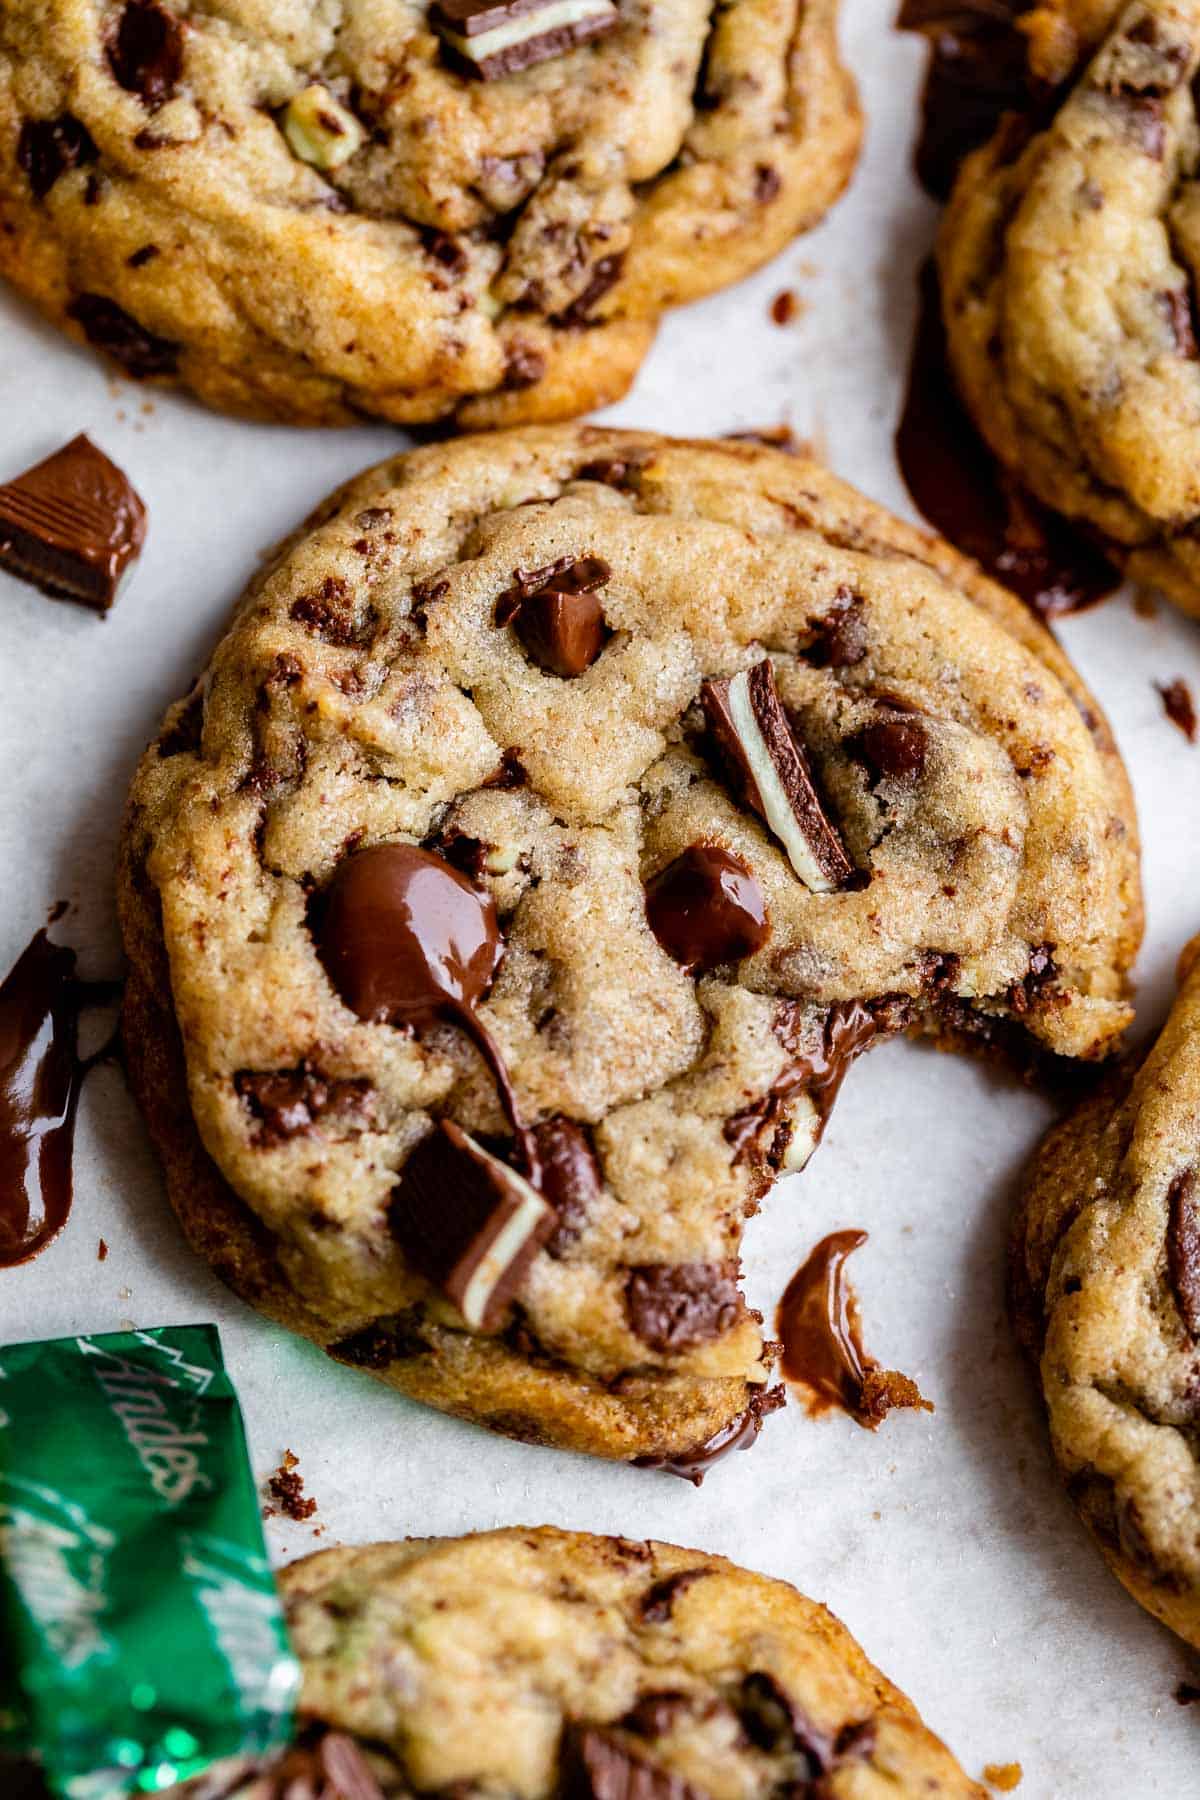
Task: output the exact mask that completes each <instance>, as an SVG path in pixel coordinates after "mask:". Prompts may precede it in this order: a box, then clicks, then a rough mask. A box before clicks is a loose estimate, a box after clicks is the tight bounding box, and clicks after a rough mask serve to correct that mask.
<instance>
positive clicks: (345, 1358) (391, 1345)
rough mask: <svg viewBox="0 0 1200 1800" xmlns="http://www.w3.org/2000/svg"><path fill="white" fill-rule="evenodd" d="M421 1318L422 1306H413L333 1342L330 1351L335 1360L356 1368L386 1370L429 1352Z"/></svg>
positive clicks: (377, 1320)
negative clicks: (421, 1327) (421, 1328)
mask: <svg viewBox="0 0 1200 1800" xmlns="http://www.w3.org/2000/svg"><path fill="white" fill-rule="evenodd" d="M422 1317H423V1315H422V1313H421V1310H420V1308H418V1307H411V1308H409V1310H408V1311H407V1312H402V1313H395V1314H393V1315H392V1316H391V1317H390V1318H386V1319H376V1320H374V1322H373V1323H372V1324H370V1325H365V1326H364V1327H363V1329H362V1330H361V1331H356V1332H355V1333H354V1335H353V1336H352V1337H348V1338H342V1339H341V1341H340V1342H339V1343H336V1344H330V1345H329V1346H328V1353H329V1355H330V1356H332V1357H333V1358H334V1360H335V1361H336V1362H342V1363H349V1364H350V1365H351V1366H352V1367H353V1368H356V1369H386V1368H387V1367H388V1364H389V1363H394V1362H410V1361H412V1360H413V1359H414V1358H415V1357H418V1356H425V1355H427V1354H428V1352H429V1348H430V1345H429V1341H428V1339H427V1338H425V1337H424V1336H423V1335H422V1333H421V1330H420V1325H421V1320H422Z"/></svg>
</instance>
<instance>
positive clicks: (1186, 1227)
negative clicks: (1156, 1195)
mask: <svg viewBox="0 0 1200 1800" xmlns="http://www.w3.org/2000/svg"><path fill="white" fill-rule="evenodd" d="M1167 1276H1168V1279H1169V1281H1170V1283H1171V1292H1172V1293H1173V1294H1174V1296H1175V1304H1176V1306H1177V1307H1178V1308H1179V1316H1180V1318H1181V1319H1182V1320H1183V1323H1184V1326H1185V1327H1186V1329H1187V1333H1188V1336H1189V1337H1190V1338H1191V1339H1192V1341H1193V1343H1197V1342H1200V1194H1197V1192H1196V1172H1195V1170H1194V1169H1185V1170H1184V1171H1183V1173H1182V1174H1181V1175H1177V1176H1176V1177H1175V1179H1174V1181H1173V1182H1172V1183H1171V1186H1170V1189H1169V1190H1168V1193H1167Z"/></svg>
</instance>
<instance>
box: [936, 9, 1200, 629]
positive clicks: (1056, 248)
mask: <svg viewBox="0 0 1200 1800" xmlns="http://www.w3.org/2000/svg"><path fill="white" fill-rule="evenodd" d="M1043 10H1044V19H1043V23H1044V22H1045V19H1049V20H1053V19H1054V18H1055V16H1056V10H1055V9H1053V8H1051V9H1048V10H1047V9H1043ZM1106 10H1109V11H1111V9H1105V8H1093V9H1088V8H1066V9H1065V10H1064V12H1063V14H1062V15H1061V16H1062V17H1063V18H1064V19H1066V20H1069V19H1070V18H1071V17H1072V15H1073V14H1074V13H1078V14H1079V15H1080V20H1081V21H1082V22H1081V23H1080V22H1079V21H1078V20H1077V23H1078V24H1079V33H1080V36H1079V39H1078V41H1081V42H1087V40H1088V37H1089V35H1090V32H1091V30H1093V29H1094V28H1095V26H1096V25H1097V24H1099V23H1100V22H1101V21H1103V20H1104V18H1105V12H1106ZM1093 15H1094V16H1093ZM1038 16H1039V17H1041V15H1038ZM1038 41H1039V40H1037V39H1035V48H1036V45H1037V42H1038ZM1045 54H1046V55H1047V57H1049V52H1046V53H1045ZM1050 60H1051V61H1052V58H1051V59H1050ZM1198 65H1200V7H1197V6H1196V5H1194V4H1185V3H1178V4H1168V3H1165V0H1164V3H1162V4H1159V3H1156V4H1154V5H1150V6H1148V5H1143V4H1135V5H1133V6H1129V7H1126V8H1124V9H1123V10H1122V11H1120V12H1119V13H1117V14H1116V16H1115V18H1113V20H1112V21H1111V30H1110V32H1109V35H1108V37H1107V38H1106V39H1105V41H1104V42H1103V43H1102V45H1101V46H1100V48H1099V49H1098V51H1097V52H1096V54H1095V56H1094V57H1093V58H1092V60H1091V62H1090V63H1089V64H1088V65H1087V66H1086V67H1085V68H1084V70H1083V71H1082V73H1081V74H1080V75H1079V77H1078V79H1077V81H1076V82H1075V84H1074V86H1073V87H1071V88H1070V89H1069V90H1067V91H1066V95H1065V98H1064V99H1063V100H1062V102H1061V105H1060V106H1059V108H1058V111H1057V112H1056V114H1055V116H1054V118H1053V120H1052V122H1051V123H1050V124H1049V126H1048V127H1047V129H1045V130H1044V131H1040V132H1038V133H1036V134H1035V135H1033V136H1032V138H1030V137H1029V136H1028V133H1027V130H1026V128H1025V126H1024V125H1021V124H1015V122H1014V121H1011V120H1010V121H1008V122H1007V123H1006V124H1002V125H1001V127H1000V129H999V131H998V132H997V134H996V136H995V137H994V138H993V139H992V141H991V143H990V144H988V145H987V146H986V147H985V148H984V149H983V150H981V151H978V152H977V153H976V154H975V155H974V156H972V157H970V158H969V159H968V160H967V162H966V163H965V164H964V166H963V169H962V172H961V174H960V176H959V179H958V182H957V185H956V187H955V190H954V193H953V195H952V198H951V202H950V205H949V208H948V210H947V212H946V216H945V219H944V221H943V224H942V229H941V235H940V241H939V249H938V267H939V275H940V280H941V291H942V307H943V313H944V317H945V321H946V330H947V336H948V340H949V348H950V359H951V363H952V366H953V370H954V374H955V378H956V380H957V382H958V386H959V389H960V391H961V393H962V395H963V398H964V400H965V401H966V404H967V406H968V408H969V410H970V412H971V414H972V416H973V418H974V420H975V423H976V425H977V426H978V428H979V430H980V431H981V433H982V434H983V436H984V437H985V438H986V440H987V442H988V444H989V445H990V447H991V449H992V450H993V451H994V453H995V454H996V455H997V456H998V457H999V459H1000V461H1001V462H1002V463H1003V464H1004V465H1005V467H1006V468H1007V469H1008V470H1010V471H1011V472H1012V474H1013V475H1015V476H1016V477H1018V479H1019V480H1020V481H1021V482H1022V483H1023V484H1024V485H1025V486H1026V487H1028V488H1029V489H1030V490H1031V491H1032V492H1033V493H1034V494H1035V495H1036V496H1037V497H1038V499H1040V500H1042V501H1044V502H1045V503H1046V504H1047V505H1049V506H1052V507H1054V508H1055V509H1057V510H1058V511H1059V512H1061V513H1064V514H1066V515H1067V516H1068V517H1069V518H1071V519H1074V520H1077V521H1080V522H1083V523H1084V524H1086V525H1087V526H1089V527H1090V528H1093V529H1094V530H1095V531H1096V532H1097V533H1098V534H1099V535H1100V537H1101V539H1102V541H1103V544H1104V547H1105V549H1106V550H1107V551H1108V552H1109V554H1110V555H1111V556H1112V557H1113V559H1114V560H1115V561H1116V562H1118V563H1119V564H1120V565H1121V566H1122V567H1123V568H1125V570H1126V571H1127V572H1128V573H1129V574H1130V575H1131V576H1132V577H1133V578H1134V579H1136V580H1139V581H1144V582H1147V583H1150V584H1153V585H1155V586H1159V587H1161V588H1163V589H1164V590H1165V591H1166V592H1167V593H1169V594H1170V595H1171V597H1172V598H1173V599H1174V600H1175V601H1176V602H1177V603H1178V604H1179V605H1180V606H1182V607H1184V608H1185V609H1186V610H1188V611H1190V612H1200V475H1198V474H1197V470H1198V469H1200V351H1198V350H1197V341H1196V330H1195V323H1194V317H1193V306H1194V300H1195V287H1196V278H1197V270H1198V269H1200V184H1198V183H1197V179H1196V177H1197V171H1198V167H1200V127H1198V125H1197V117H1196V101H1195V97H1194V92H1193V81H1194V77H1195V75H1196V71H1197V66H1198Z"/></svg>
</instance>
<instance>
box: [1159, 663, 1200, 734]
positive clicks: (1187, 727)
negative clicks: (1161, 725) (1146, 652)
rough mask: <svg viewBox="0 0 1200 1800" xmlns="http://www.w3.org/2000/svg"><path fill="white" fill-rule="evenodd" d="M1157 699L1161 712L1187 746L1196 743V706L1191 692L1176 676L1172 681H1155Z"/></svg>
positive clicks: (1181, 679)
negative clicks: (1175, 727) (1161, 708)
mask: <svg viewBox="0 0 1200 1800" xmlns="http://www.w3.org/2000/svg"><path fill="white" fill-rule="evenodd" d="M1154 685H1155V687H1156V688H1157V689H1158V697H1159V699H1160V700H1161V701H1162V705H1163V711H1164V712H1165V713H1166V715H1167V717H1168V719H1170V721H1171V723H1172V725H1177V726H1178V727H1179V730H1180V731H1182V733H1183V735H1184V737H1185V738H1186V739H1187V741H1188V743H1189V744H1194V743H1195V741H1196V704H1195V701H1194V700H1193V699H1192V690H1191V688H1190V687H1189V686H1188V684H1187V682H1186V681H1184V679H1183V677H1182V676H1180V675H1177V676H1176V677H1175V680H1174V681H1165V682H1164V681H1156V682H1155V684H1154Z"/></svg>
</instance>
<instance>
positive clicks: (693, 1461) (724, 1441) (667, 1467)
mask: <svg viewBox="0 0 1200 1800" xmlns="http://www.w3.org/2000/svg"><path fill="white" fill-rule="evenodd" d="M784 1402H785V1395H784V1392H783V1389H782V1388H781V1387H773V1388H760V1389H758V1390H757V1391H756V1392H755V1393H753V1394H751V1396H750V1404H749V1405H748V1406H747V1408H746V1410H745V1411H744V1412H740V1413H739V1414H738V1415H737V1417H736V1418H735V1419H730V1421H729V1423H728V1425H722V1427H721V1429H720V1431H715V1432H714V1433H713V1435H712V1437H710V1438H708V1439H707V1440H706V1442H705V1443H703V1444H697V1446H696V1448H695V1449H694V1450H680V1451H677V1452H676V1453H675V1454H674V1455H671V1456H636V1457H635V1458H634V1468H636V1469H661V1470H662V1471H663V1472H664V1474H667V1475H679V1476H681V1477H682V1479H683V1480H684V1481H690V1482H691V1484H692V1486H693V1487H699V1486H700V1485H701V1484H702V1482H703V1480H704V1477H705V1475H707V1473H708V1471H709V1469H710V1468H711V1467H712V1465H713V1463H715V1462H719V1461H720V1459H721V1458H722V1457H723V1456H728V1455H729V1454H730V1452H731V1451H733V1450H749V1448H750V1446H751V1445H752V1444H753V1443H754V1442H755V1440H756V1438H757V1437H758V1434H759V1432H760V1431H761V1430H762V1422H763V1420H764V1419H765V1418H766V1416H767V1414H768V1413H773V1412H777V1411H778V1409H779V1408H780V1407H781V1406H782V1405H783V1404H784Z"/></svg>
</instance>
